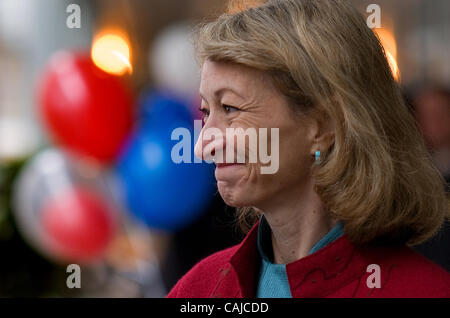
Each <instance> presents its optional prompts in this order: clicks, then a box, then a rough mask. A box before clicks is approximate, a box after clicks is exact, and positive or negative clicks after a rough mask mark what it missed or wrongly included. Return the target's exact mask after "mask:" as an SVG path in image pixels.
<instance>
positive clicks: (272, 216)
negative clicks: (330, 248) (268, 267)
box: [260, 183, 337, 264]
mask: <svg viewBox="0 0 450 318" xmlns="http://www.w3.org/2000/svg"><path fill="white" fill-rule="evenodd" d="M260 210H262V211H263V212H264V216H265V218H266V220H267V223H268V224H269V225H270V228H271V230H272V247H273V254H274V262H275V263H276V264H288V263H292V262H294V261H296V260H299V259H300V258H302V257H305V256H307V255H308V254H309V251H310V250H311V249H312V248H313V247H314V245H315V244H316V243H317V242H318V241H319V240H320V239H321V238H322V237H323V236H325V235H326V234H327V233H328V232H329V231H330V230H331V229H332V228H333V226H335V225H336V223H337V222H336V221H332V220H330V219H329V218H328V216H327V214H326V211H325V208H324V206H323V204H322V202H321V200H320V198H319V196H318V195H317V193H316V192H315V191H314V189H313V185H312V183H310V184H307V185H306V186H303V187H302V188H301V189H298V188H297V189H293V191H291V192H290V193H289V194H288V193H283V195H282V196H278V197H277V200H272V201H271V202H270V203H269V204H266V205H264V208H262V209H260Z"/></svg>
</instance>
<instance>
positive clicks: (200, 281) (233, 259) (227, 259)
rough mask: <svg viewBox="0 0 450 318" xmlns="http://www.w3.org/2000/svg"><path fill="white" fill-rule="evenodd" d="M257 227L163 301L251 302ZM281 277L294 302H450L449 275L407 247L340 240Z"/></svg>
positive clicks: (256, 265) (258, 260)
mask: <svg viewBox="0 0 450 318" xmlns="http://www.w3.org/2000/svg"><path fill="white" fill-rule="evenodd" d="M257 226H258V224H257V225H255V226H254V227H253V228H252V230H251V231H250V232H249V234H248V235H247V236H246V237H245V239H244V240H243V241H242V243H240V244H238V245H236V246H234V247H231V248H228V249H226V250H223V251H220V252H218V253H215V254H213V255H211V256H209V257H207V258H206V259H204V260H202V261H200V262H199V263H198V264H197V265H195V266H194V267H193V268H192V269H191V270H190V271H189V272H188V273H187V274H186V275H185V276H184V277H182V278H181V279H180V280H179V281H178V283H177V284H176V285H175V287H174V288H173V289H172V290H171V291H170V293H169V295H168V296H167V297H178V298H208V297H223V298H235V297H239V298H254V297H255V295H256V287H257V283H258V277H259V268H260V263H261V258H260V256H259V252H258V248H257V241H256V240H257ZM371 264H376V265H379V273H380V275H379V277H380V279H379V282H380V283H381V286H380V288H369V287H368V283H367V281H368V278H369V282H373V280H372V278H373V277H374V276H373V273H374V272H373V268H371V267H369V269H368V266H369V265H371ZM286 272H287V276H288V279H289V285H290V288H291V294H292V296H293V297H294V298H301V297H318V298H319V297H339V298H340V297H342V298H348V297H408V298H409V297H433V298H434V297H439V298H440V297H445V298H450V274H449V273H448V272H447V271H445V270H444V269H443V268H441V267H439V266H438V265H436V264H434V263H432V262H431V261H429V260H428V259H426V258H425V257H423V256H421V255H420V254H418V253H416V252H414V251H413V250H411V249H410V248H407V247H365V248H362V247H357V246H355V245H354V244H352V243H351V242H350V240H349V239H348V238H347V237H346V236H345V235H344V236H342V237H341V238H339V239H337V240H336V241H334V242H333V243H330V244H328V245H327V246H325V247H324V248H322V249H321V250H319V251H317V252H316V253H313V254H311V255H309V256H307V257H304V258H302V259H300V260H298V261H296V262H293V263H290V264H288V265H286ZM369 276H370V277H369ZM369 285H371V284H369ZM371 287H373V285H371Z"/></svg>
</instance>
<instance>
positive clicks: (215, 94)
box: [199, 87, 244, 103]
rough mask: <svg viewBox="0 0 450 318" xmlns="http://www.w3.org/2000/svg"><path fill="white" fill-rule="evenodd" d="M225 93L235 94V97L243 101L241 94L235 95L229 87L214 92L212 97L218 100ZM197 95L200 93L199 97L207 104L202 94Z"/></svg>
mask: <svg viewBox="0 0 450 318" xmlns="http://www.w3.org/2000/svg"><path fill="white" fill-rule="evenodd" d="M227 91H229V92H232V93H233V94H235V95H236V96H238V97H239V98H242V99H244V97H243V96H242V95H241V94H239V93H237V92H236V91H235V90H234V89H232V88H231V87H223V88H221V89H219V90H217V91H215V92H214V96H215V97H216V98H217V99H219V97H221V96H222V95H223V94H224V93H225V92H227ZM199 93H200V97H201V98H202V99H203V100H205V101H206V102H207V103H209V102H208V100H207V99H206V98H205V97H204V96H203V94H202V93H201V92H199Z"/></svg>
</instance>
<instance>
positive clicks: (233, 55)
mask: <svg viewBox="0 0 450 318" xmlns="http://www.w3.org/2000/svg"><path fill="white" fill-rule="evenodd" d="M196 35H197V36H196V48H197V53H198V56H199V58H200V60H201V62H203V61H204V60H205V59H210V60H212V61H224V62H232V63H238V64H242V65H246V66H249V67H253V68H256V69H259V70H263V71H266V72H268V73H269V74H270V75H271V77H272V79H273V81H274V83H275V84H276V86H277V87H278V88H279V89H280V91H281V92H282V93H283V94H284V95H285V96H287V97H288V98H289V99H290V100H291V101H292V102H293V103H292V104H293V105H294V106H295V108H296V109H298V110H299V112H301V113H303V114H308V113H309V112H311V111H314V112H315V113H321V114H323V115H324V116H327V117H328V118H330V119H333V120H334V122H335V141H334V144H333V146H332V147H331V148H330V149H328V150H326V151H325V158H324V160H323V162H322V163H321V164H320V166H318V167H316V168H314V171H313V174H314V177H315V180H316V192H317V193H318V194H319V196H320V198H321V200H322V201H323V203H324V204H325V205H326V207H327V209H328V210H329V211H330V216H331V217H333V218H336V219H338V220H341V221H343V223H344V231H345V233H346V235H347V236H348V237H349V238H350V239H351V240H352V241H353V242H354V243H357V244H365V243H371V242H374V241H378V240H384V241H387V242H389V243H393V242H395V243H401V244H403V243H408V244H410V245H413V244H417V243H420V242H422V241H424V240H426V239H427V238H429V237H431V236H432V235H433V234H434V233H435V232H436V231H437V230H438V229H439V227H440V226H441V225H442V224H443V222H444V220H445V217H446V216H448V211H449V209H448V207H449V201H448V199H447V197H446V194H445V191H444V180H443V178H442V177H441V176H440V174H439V172H438V171H437V170H436V168H435V167H434V166H433V164H432V163H431V158H430V155H429V154H428V152H427V150H426V148H425V146H424V142H423V138H422V136H421V134H420V133H419V131H418V128H417V126H416V123H415V121H414V119H413V116H412V115H411V114H410V113H409V111H408V109H407V107H406V105H405V102H404V100H403V97H402V94H401V91H400V89H399V87H398V84H397V83H396V82H395V80H394V78H393V76H392V73H391V71H390V67H389V63H388V62H387V59H386V55H385V52H384V51H383V48H382V46H381V44H380V42H379V39H378V38H377V37H376V35H375V34H374V32H373V31H372V30H370V29H369V28H368V27H367V25H366V23H365V21H364V18H363V17H362V15H361V14H360V13H359V12H358V11H357V10H356V9H355V8H353V7H352V6H351V5H350V4H349V3H348V1H344V0H267V1H232V5H231V6H230V11H229V12H228V13H226V14H223V15H222V16H220V17H219V18H218V19H217V20H215V21H212V22H209V23H204V24H202V25H201V26H199V28H198V29H197V32H196ZM257 215H258V211H255V209H252V208H250V207H248V208H244V209H241V211H240V215H239V219H240V220H241V222H242V223H243V224H244V225H245V221H246V220H248V219H249V217H250V219H251V222H250V224H247V225H249V226H251V225H252V224H253V223H254V219H255V218H254V216H257ZM252 217H253V218H252Z"/></svg>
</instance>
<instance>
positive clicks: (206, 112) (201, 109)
mask: <svg viewBox="0 0 450 318" xmlns="http://www.w3.org/2000/svg"><path fill="white" fill-rule="evenodd" d="M199 110H200V111H201V112H202V114H203V122H205V123H206V120H207V119H208V116H209V110H207V109H206V108H199Z"/></svg>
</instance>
